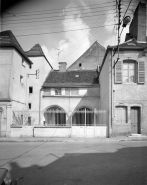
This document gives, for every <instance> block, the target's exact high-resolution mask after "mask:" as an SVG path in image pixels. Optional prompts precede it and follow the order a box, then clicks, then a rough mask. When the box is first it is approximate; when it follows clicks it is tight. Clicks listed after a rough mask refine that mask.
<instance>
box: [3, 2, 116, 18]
mask: <svg viewBox="0 0 147 185" xmlns="http://www.w3.org/2000/svg"><path fill="white" fill-rule="evenodd" d="M111 6H112V7H113V6H114V5H111ZM111 6H110V5H109V6H103V7H94V8H90V10H93V9H97V8H101V9H102V8H107V7H109V8H110V7H111ZM81 10H85V9H80V11H81ZM74 11H79V9H77V10H73V11H64V13H68V12H70V13H71V12H74ZM57 13H58V14H59V13H61V12H52V13H40V14H27V15H20V16H21V17H24V16H34V15H44V14H47V15H48V14H57ZM90 13H91V12H90ZM92 13H93V12H92ZM71 15H72V14H71ZM20 16H19V17H20ZM19 17H18V18H19ZM3 18H17V16H7V17H3Z"/></svg>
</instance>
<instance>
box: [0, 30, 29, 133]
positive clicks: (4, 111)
mask: <svg viewBox="0 0 147 185" xmlns="http://www.w3.org/2000/svg"><path fill="white" fill-rule="evenodd" d="M0 45H1V47H0V55H1V57H0V135H1V136H10V133H11V128H10V127H11V124H12V121H13V120H12V117H13V113H12V110H22V109H26V108H27V102H28V95H27V89H28V78H27V73H28V71H29V68H30V67H31V65H32V62H31V61H30V60H29V59H28V58H27V56H26V55H25V53H24V51H23V50H22V48H21V46H20V45H19V43H18V42H17V40H16V38H15V37H14V35H13V33H12V32H11V31H4V32H1V33H0Z"/></svg>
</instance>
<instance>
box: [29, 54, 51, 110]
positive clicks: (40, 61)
mask: <svg viewBox="0 0 147 185" xmlns="http://www.w3.org/2000/svg"><path fill="white" fill-rule="evenodd" d="M30 60H31V61H32V62H33V65H32V68H31V69H30V70H29V74H35V73H36V70H38V69H39V79H36V75H30V76H29V86H30V87H33V93H30V94H29V103H31V104H32V108H31V110H37V111H39V93H40V89H41V87H42V85H43V82H44V80H45V78H46V77H47V75H48V74H49V72H50V70H51V67H50V65H49V64H48V62H47V61H46V59H45V58H44V57H30Z"/></svg>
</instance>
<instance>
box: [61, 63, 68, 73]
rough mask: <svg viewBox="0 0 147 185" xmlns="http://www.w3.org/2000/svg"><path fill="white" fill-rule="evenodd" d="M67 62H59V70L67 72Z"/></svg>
mask: <svg viewBox="0 0 147 185" xmlns="http://www.w3.org/2000/svg"><path fill="white" fill-rule="evenodd" d="M66 65H67V63H66V62H59V72H66Z"/></svg>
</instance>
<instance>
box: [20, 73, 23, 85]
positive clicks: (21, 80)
mask: <svg viewBox="0 0 147 185" xmlns="http://www.w3.org/2000/svg"><path fill="white" fill-rule="evenodd" d="M20 83H22V84H23V83H24V80H23V76H21V75H20Z"/></svg>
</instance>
